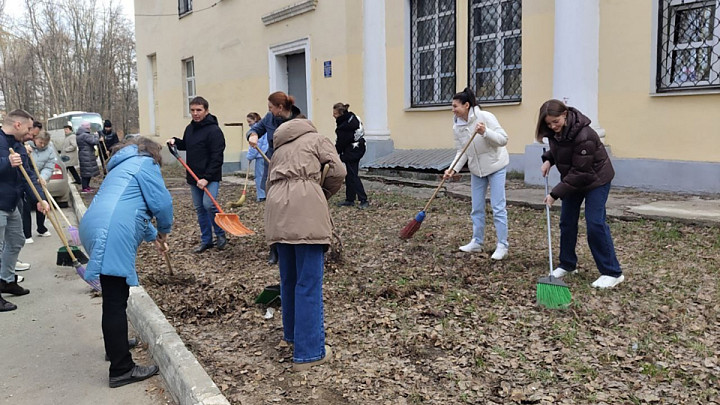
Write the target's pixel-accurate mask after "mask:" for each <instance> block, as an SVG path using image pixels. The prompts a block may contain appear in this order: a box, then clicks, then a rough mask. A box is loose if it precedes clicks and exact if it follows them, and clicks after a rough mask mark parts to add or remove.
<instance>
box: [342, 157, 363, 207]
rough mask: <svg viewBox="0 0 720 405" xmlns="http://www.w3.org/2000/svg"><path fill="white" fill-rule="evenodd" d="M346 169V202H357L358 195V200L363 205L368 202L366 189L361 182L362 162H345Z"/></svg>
mask: <svg viewBox="0 0 720 405" xmlns="http://www.w3.org/2000/svg"><path fill="white" fill-rule="evenodd" d="M345 169H347V175H345V200H346V201H355V196H356V195H357V199H358V201H360V202H361V203H363V202H365V201H367V195H366V194H365V187H363V184H362V181H360V175H359V171H360V161H359V160H355V161H352V162H345Z"/></svg>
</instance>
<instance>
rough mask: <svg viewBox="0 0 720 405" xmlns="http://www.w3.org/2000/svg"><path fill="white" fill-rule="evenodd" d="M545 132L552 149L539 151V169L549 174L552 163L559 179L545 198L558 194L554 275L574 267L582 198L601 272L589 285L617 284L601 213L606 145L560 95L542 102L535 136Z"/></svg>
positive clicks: (618, 272) (608, 170) (606, 189)
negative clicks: (557, 258) (557, 256)
mask: <svg viewBox="0 0 720 405" xmlns="http://www.w3.org/2000/svg"><path fill="white" fill-rule="evenodd" d="M545 138H547V141H548V145H549V146H550V150H548V151H546V152H545V153H543V155H542V161H543V164H542V167H541V168H540V171H541V172H542V175H543V177H547V176H548V174H549V172H550V168H551V167H552V166H555V167H557V169H558V171H559V172H560V183H559V184H557V185H556V186H555V187H553V188H552V190H551V191H550V193H549V194H548V195H546V196H545V201H544V202H545V204H547V205H548V206H552V205H553V203H554V202H555V201H556V200H558V199H561V200H562V208H561V211H560V266H558V267H557V268H556V269H555V270H553V272H552V275H553V276H554V277H556V278H562V277H564V276H566V275H568V274H573V273H577V260H578V258H577V255H576V254H575V245H576V244H577V236H578V221H579V219H580V210H581V206H582V203H583V201H584V202H585V222H586V223H587V241H588V245H589V246H590V252H591V253H592V255H593V259H595V264H596V265H597V268H598V270H599V271H600V278H598V279H597V280H595V281H594V282H593V283H592V286H593V287H594V288H600V289H605V288H612V287H615V286H616V285H618V284H620V283H622V282H623V280H625V276H624V275H623V273H622V269H621V268H620V263H619V262H618V259H617V256H616V255H615V246H614V245H613V240H612V236H611V235H610V227H609V226H608V224H607V217H606V215H605V204H606V203H607V199H608V194H609V193H610V183H611V181H612V179H613V177H615V170H614V169H613V166H612V163H611V162H610V157H609V156H608V154H607V151H606V150H605V145H603V143H602V142H601V141H600V137H599V136H598V134H597V133H596V132H595V130H594V129H592V128H591V127H590V119H589V118H588V117H586V116H585V115H583V113H581V112H580V111H578V110H577V109H575V108H573V107H568V106H566V105H565V104H564V103H563V102H562V101H560V100H548V101H546V102H545V103H544V104H543V105H542V106H541V107H540V115H539V117H538V123H537V132H536V140H537V141H538V142H543V140H544V139H545Z"/></svg>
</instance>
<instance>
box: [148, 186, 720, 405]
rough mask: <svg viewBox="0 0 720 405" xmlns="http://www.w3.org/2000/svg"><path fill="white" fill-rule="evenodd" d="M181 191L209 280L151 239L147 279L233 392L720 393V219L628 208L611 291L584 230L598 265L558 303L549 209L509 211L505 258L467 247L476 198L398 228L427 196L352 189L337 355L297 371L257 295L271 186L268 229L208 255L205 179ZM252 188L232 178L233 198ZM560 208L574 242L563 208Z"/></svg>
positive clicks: (588, 264)
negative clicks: (170, 274)
mask: <svg viewBox="0 0 720 405" xmlns="http://www.w3.org/2000/svg"><path fill="white" fill-rule="evenodd" d="M169 187H170V188H171V189H172V192H173V195H174V198H175V209H176V211H175V215H176V224H175V228H174V230H173V233H172V234H171V246H172V249H173V262H174V270H175V274H178V275H181V276H182V275H188V276H192V277H194V279H195V281H194V282H182V281H181V282H172V281H173V280H170V281H171V282H167V279H166V278H163V277H165V275H166V274H167V271H168V269H167V267H165V265H164V262H163V259H162V257H160V256H159V255H158V254H157V253H156V252H155V251H154V250H153V249H152V246H150V245H149V244H146V245H144V246H143V247H142V248H141V249H140V253H139V260H138V270H139V273H140V277H141V282H142V283H143V284H144V286H145V288H146V289H147V291H148V292H149V293H150V295H151V296H152V297H153V298H154V299H155V302H156V303H157V304H158V306H159V307H160V308H161V309H162V310H163V312H164V313H165V314H166V316H167V317H168V319H169V320H170V322H171V323H172V324H173V325H174V326H175V327H176V328H177V330H178V331H179V333H180V335H181V336H182V338H183V340H184V341H185V342H186V343H187V345H188V347H189V348H190V349H191V350H192V351H193V352H194V353H195V355H196V356H197V357H198V359H199V360H200V361H201V363H202V364H203V365H204V367H205V369H206V370H207V371H208V373H209V374H210V375H211V376H212V378H213V379H214V381H215V382H216V383H217V385H218V386H219V387H220V388H221V390H222V391H223V393H224V394H225V395H226V396H227V397H228V399H229V400H230V401H231V402H233V403H240V402H241V401H242V402H243V403H250V404H260V403H293V404H295V403H298V404H304V403H307V404H310V403H312V404H339V403H348V404H419V403H432V404H448V403H463V402H466V403H485V404H504V403H518V404H520V403H522V404H575V403H607V404H611V403H682V404H695V403H720V399H719V397H718V391H719V390H720V385H719V382H718V376H719V375H720V360H719V355H718V349H717V347H718V339H719V338H720V334H719V333H718V332H720V327H719V326H720V324H719V320H718V312H719V311H720V288H719V287H720V285H719V283H720V281H719V280H720V277H718V276H719V274H718V273H719V272H720V271H719V266H718V263H719V262H720V261H719V260H718V258H719V256H720V255H719V254H718V252H720V231H719V230H718V229H717V228H708V227H693V226H688V225H681V224H674V223H665V222H652V221H636V222H620V221H612V222H611V229H612V232H613V236H614V239H615V244H616V247H617V251H618V256H619V259H620V262H621V264H622V265H623V267H624V271H625V275H626V282H625V283H623V284H621V285H620V286H619V287H618V288H617V289H615V290H611V291H596V290H593V289H592V288H590V283H591V282H592V281H593V280H594V279H595V278H596V277H597V276H598V272H597V270H596V267H595V264H594V262H593V260H592V257H591V255H590V253H589V249H588V248H587V243H586V242H585V236H584V235H585V234H584V231H583V229H584V227H583V228H581V235H580V237H579V243H578V249H577V251H578V256H579V258H580V273H579V275H576V276H573V277H571V278H569V279H568V283H569V285H570V288H571V291H572V293H573V297H574V303H573V305H572V306H571V308H570V309H569V310H565V311H549V310H544V309H541V308H538V307H537V306H536V305H535V302H534V301H535V282H536V279H537V278H538V277H539V276H542V275H543V274H546V273H547V271H548V264H547V250H546V249H547V242H546V228H545V216H544V215H545V214H544V212H543V211H535V210H532V209H528V208H523V207H514V206H510V207H509V209H508V211H509V215H510V218H509V221H510V242H511V248H510V256H509V257H508V259H507V260H504V261H502V262H499V263H493V262H491V260H490V259H489V257H488V255H487V254H479V255H469V254H465V253H461V252H458V251H457V246H460V245H461V244H464V243H466V242H467V240H468V239H469V237H470V234H471V224H470V219H469V211H470V206H469V202H467V201H459V200H453V199H448V198H440V199H438V200H436V202H434V205H433V207H431V209H430V212H429V213H428V217H427V219H426V220H425V222H424V223H423V224H422V227H421V228H420V230H419V231H418V232H417V234H416V235H415V237H414V238H413V239H411V240H407V241H403V240H400V239H399V238H398V232H399V231H400V229H401V228H402V227H403V226H405V224H407V222H408V221H410V220H411V219H412V218H413V216H414V215H415V214H416V213H417V210H419V209H420V208H421V207H422V206H423V205H424V201H422V200H418V199H415V198H410V197H407V196H404V195H399V194H390V193H385V192H382V191H375V192H373V193H371V195H370V199H371V202H372V208H371V209H368V210H365V211H361V210H357V209H353V208H340V207H336V206H335V205H334V203H335V202H336V201H339V199H338V198H337V197H335V198H334V199H333V200H332V201H331V203H330V204H331V212H332V215H333V218H334V221H335V224H336V227H337V232H338V235H339V236H340V238H341V239H342V243H343V250H342V259H343V260H342V261H337V260H335V261H329V262H328V264H327V266H326V273H325V286H324V297H325V317H326V328H327V329H326V333H327V341H328V343H329V344H330V345H332V346H333V348H334V353H335V354H334V359H333V362H332V363H331V364H329V365H326V366H322V367H317V368H316V369H314V370H312V371H310V372H305V373H293V372H292V371H291V370H290V368H291V349H290V348H288V347H287V345H284V344H281V337H282V325H281V318H280V316H281V314H280V311H278V312H276V314H275V316H274V317H273V318H272V319H269V320H266V319H264V318H263V315H264V314H265V308H263V307H261V306H258V305H255V304H254V299H255V297H256V296H257V294H259V293H260V292H261V291H262V289H263V288H264V287H265V286H266V285H271V284H277V283H278V281H279V280H278V272H277V267H276V266H269V265H267V264H266V256H267V246H266V244H265V242H264V235H263V231H262V229H263V205H262V204H258V203H256V202H255V201H254V198H255V195H254V191H250V192H249V193H248V196H247V201H246V202H245V204H244V205H243V206H242V207H240V208H238V209H236V210H235V211H234V212H236V213H237V214H239V216H240V219H241V221H242V222H243V223H244V224H245V225H247V226H248V227H250V228H251V229H253V230H255V231H256V232H257V235H255V236H251V237H246V238H232V239H230V243H229V245H228V247H227V248H226V249H225V250H224V251H217V250H211V251H208V252H205V253H203V254H200V255H194V254H192V253H190V250H191V249H192V248H193V247H194V246H196V245H197V244H198V243H199V230H198V226H197V222H196V219H195V213H194V210H193V209H192V202H191V199H190V194H189V191H188V190H187V187H186V186H184V185H183V182H182V181H172V182H170V184H169ZM240 190H241V188H240V187H236V186H231V185H228V184H223V186H222V187H221V193H220V194H221V198H220V202H221V204H222V205H223V206H224V207H229V203H230V202H233V201H235V200H236V199H237V198H238V196H239V195H240ZM539 198H541V197H539ZM490 218H491V215H489V216H488V226H487V237H486V239H487V240H486V247H487V249H488V251H489V252H490V253H491V252H492V249H493V248H494V241H495V236H494V228H493V225H492V221H491V220H490ZM553 221H554V228H553V232H554V239H555V241H554V246H556V247H557V246H558V239H557V214H556V213H554V217H553ZM158 280H160V281H159V282H158Z"/></svg>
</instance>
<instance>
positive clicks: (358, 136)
mask: <svg viewBox="0 0 720 405" xmlns="http://www.w3.org/2000/svg"><path fill="white" fill-rule="evenodd" d="M355 118H357V120H358V122H359V123H360V126H359V127H358V129H356V130H355V142H358V141H360V139H362V137H363V136H365V127H363V123H362V120H361V119H360V117H358V116H357V115H356V116H355Z"/></svg>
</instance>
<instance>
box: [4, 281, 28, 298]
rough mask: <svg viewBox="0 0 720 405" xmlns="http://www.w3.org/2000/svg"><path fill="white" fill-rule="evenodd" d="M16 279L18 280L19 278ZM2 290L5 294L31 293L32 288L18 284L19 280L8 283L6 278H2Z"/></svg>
mask: <svg viewBox="0 0 720 405" xmlns="http://www.w3.org/2000/svg"><path fill="white" fill-rule="evenodd" d="M15 280H17V278H16V279H15ZM0 292H1V293H4V294H12V295H25V294H30V290H28V289H27V288H22V287H20V286H19V285H18V283H17V281H14V282H12V283H8V282H6V281H5V280H0Z"/></svg>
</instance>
